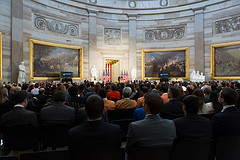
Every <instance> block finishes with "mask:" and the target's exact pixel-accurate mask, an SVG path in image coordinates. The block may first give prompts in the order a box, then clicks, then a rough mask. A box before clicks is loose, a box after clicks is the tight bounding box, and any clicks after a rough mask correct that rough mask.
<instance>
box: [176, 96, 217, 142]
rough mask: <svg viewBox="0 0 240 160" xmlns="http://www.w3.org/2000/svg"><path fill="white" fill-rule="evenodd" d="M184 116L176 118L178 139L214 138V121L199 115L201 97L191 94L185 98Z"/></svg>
mask: <svg viewBox="0 0 240 160" xmlns="http://www.w3.org/2000/svg"><path fill="white" fill-rule="evenodd" d="M183 104H184V105H183V111H184V113H185V116H184V117H181V118H177V119H174V120H173V121H174V123H175V126H176V131H177V140H178V141H198V140H199V141H200V140H208V139H211V138H212V135H213V133H212V123H211V121H210V120H209V119H207V118H204V117H201V116H198V109H199V98H198V97H196V96H193V95H189V96H187V97H185V98H184V99H183Z"/></svg>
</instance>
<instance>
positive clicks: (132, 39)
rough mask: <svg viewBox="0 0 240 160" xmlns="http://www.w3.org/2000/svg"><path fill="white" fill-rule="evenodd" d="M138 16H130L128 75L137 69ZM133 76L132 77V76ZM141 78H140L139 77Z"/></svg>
mask: <svg viewBox="0 0 240 160" xmlns="http://www.w3.org/2000/svg"><path fill="white" fill-rule="evenodd" d="M137 16H138V14H131V13H130V14H128V18H129V22H128V24H129V25H128V26H129V27H128V28H129V52H128V73H131V70H132V68H133V66H135V67H137V66H136V65H137V58H136V41H137V22H136V19H137ZM131 76H132V75H131ZM137 77H139V76H137Z"/></svg>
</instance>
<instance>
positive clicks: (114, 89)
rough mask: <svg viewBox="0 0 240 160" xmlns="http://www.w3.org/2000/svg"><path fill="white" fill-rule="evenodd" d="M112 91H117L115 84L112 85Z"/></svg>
mask: <svg viewBox="0 0 240 160" xmlns="http://www.w3.org/2000/svg"><path fill="white" fill-rule="evenodd" d="M112 90H113V91H116V90H117V85H116V84H115V83H113V84H112Z"/></svg>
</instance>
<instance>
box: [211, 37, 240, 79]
mask: <svg viewBox="0 0 240 160" xmlns="http://www.w3.org/2000/svg"><path fill="white" fill-rule="evenodd" d="M211 78H212V79H240V41H238V42H230V43H223V44H214V45H211Z"/></svg>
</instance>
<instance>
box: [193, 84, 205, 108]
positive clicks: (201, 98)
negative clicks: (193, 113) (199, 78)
mask: <svg viewBox="0 0 240 160" xmlns="http://www.w3.org/2000/svg"><path fill="white" fill-rule="evenodd" d="M193 95H195V96H197V97H198V98H199V104H200V106H199V111H200V112H202V108H203V104H204V103H205V98H204V93H203V90H201V89H199V88H198V89H195V90H194V91H193Z"/></svg>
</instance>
